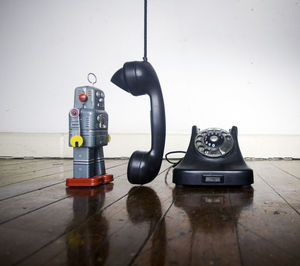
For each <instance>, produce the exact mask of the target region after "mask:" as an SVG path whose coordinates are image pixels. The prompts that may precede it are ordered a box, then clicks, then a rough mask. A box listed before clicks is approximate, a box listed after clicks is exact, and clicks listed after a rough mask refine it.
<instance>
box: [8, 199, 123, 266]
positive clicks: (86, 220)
mask: <svg viewBox="0 0 300 266" xmlns="http://www.w3.org/2000/svg"><path fill="white" fill-rule="evenodd" d="M127 195H128V193H126V194H124V195H123V196H122V197H120V198H118V199H117V200H115V201H113V202H111V203H110V204H108V205H107V206H105V207H102V208H100V209H99V210H97V211H95V213H94V214H92V215H89V216H88V217H86V219H85V220H84V221H82V222H81V223H79V224H77V225H75V226H73V227H72V228H70V230H68V231H64V232H63V233H61V234H60V235H59V236H57V237H56V238H55V239H52V240H51V241H49V242H48V243H46V244H44V245H43V246H42V247H40V248H38V249H37V250H35V251H34V252H32V253H31V254H29V255H27V256H25V257H24V258H22V259H20V260H19V261H17V262H16V263H15V264H13V265H18V264H20V263H23V262H24V261H25V260H27V259H29V258H30V257H32V256H34V255H35V254H37V253H38V252H39V251H41V250H42V249H44V248H46V247H48V246H49V245H51V244H52V243H54V242H55V241H57V240H58V239H60V238H61V237H63V236H65V235H67V234H70V233H72V232H73V231H74V230H77V229H78V228H80V227H81V226H83V225H85V224H87V223H88V222H89V220H90V219H91V218H92V217H94V216H95V215H98V213H100V212H103V211H105V210H106V209H107V208H109V207H110V206H112V205H113V204H115V203H116V202H118V201H120V200H121V199H123V198H124V197H126V196H127ZM69 197H70V196H69Z"/></svg>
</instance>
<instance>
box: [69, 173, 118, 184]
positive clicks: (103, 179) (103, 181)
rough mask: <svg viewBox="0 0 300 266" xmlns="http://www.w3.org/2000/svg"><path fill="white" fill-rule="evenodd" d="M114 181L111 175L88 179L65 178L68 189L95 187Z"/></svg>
mask: <svg viewBox="0 0 300 266" xmlns="http://www.w3.org/2000/svg"><path fill="white" fill-rule="evenodd" d="M113 180H114V178H113V175H96V176H94V177H90V178H67V179H66V186H68V187H96V186H99V185H101V184H107V183H110V182H112V181H113Z"/></svg>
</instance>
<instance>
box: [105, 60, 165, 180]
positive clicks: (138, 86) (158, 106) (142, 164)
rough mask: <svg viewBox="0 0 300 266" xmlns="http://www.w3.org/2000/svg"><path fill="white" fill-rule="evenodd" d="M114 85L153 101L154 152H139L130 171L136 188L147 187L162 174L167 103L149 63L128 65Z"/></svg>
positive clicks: (152, 148)
mask: <svg viewBox="0 0 300 266" xmlns="http://www.w3.org/2000/svg"><path fill="white" fill-rule="evenodd" d="M111 81H112V82H113V83H114V84H115V85H117V86H118V87H120V88H121V89H123V90H125V91H127V92H129V93H131V94H132V95H134V96H140V95H145V94H148V95H149V97H150V101H151V150H150V151H149V152H143V151H135V152H134V153H133V154H132V155H131V157H130V160H129V163H128V168H127V176H128V180H129V182H130V183H132V184H146V183H149V182H151V181H152V180H153V179H154V178H155V177H156V176H157V174H158V172H159V169H160V167H161V162H162V158H163V153H164V147H165V138H166V118H165V107H164V100H163V96H162V92H161V88H160V84H159V80H158V77H157V75H156V73H155V70H154V68H153V67H152V65H151V64H150V63H149V62H147V61H134V62H127V63H125V64H124V66H123V68H121V69H119V70H118V71H117V72H116V73H115V74H114V75H113V77H112V79H111Z"/></svg>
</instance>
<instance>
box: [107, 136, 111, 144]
mask: <svg viewBox="0 0 300 266" xmlns="http://www.w3.org/2000/svg"><path fill="white" fill-rule="evenodd" d="M110 140H111V136H110V135H109V134H108V136H107V141H108V142H110Z"/></svg>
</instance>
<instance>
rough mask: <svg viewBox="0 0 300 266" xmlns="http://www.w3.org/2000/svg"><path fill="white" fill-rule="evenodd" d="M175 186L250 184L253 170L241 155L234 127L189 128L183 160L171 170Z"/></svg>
mask: <svg viewBox="0 0 300 266" xmlns="http://www.w3.org/2000/svg"><path fill="white" fill-rule="evenodd" d="M173 183H175V184H176V186H177V187H182V186H186V185H201V186H212V185H213V186H246V185H250V184H252V183H253V171H252V169H250V168H249V167H248V166H247V164H246V163H245V161H244V159H243V156H242V154H241V151H240V148H239V144H238V139H237V127H235V126H233V127H232V128H231V129H230V131H226V130H224V129H220V128H208V129H205V130H200V129H198V128H197V127H196V126H193V127H192V135H191V140H190V144H189V147H188V150H187V152H186V155H185V156H184V158H183V159H182V160H181V161H180V162H179V163H178V164H177V165H176V166H175V168H174V170H173Z"/></svg>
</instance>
